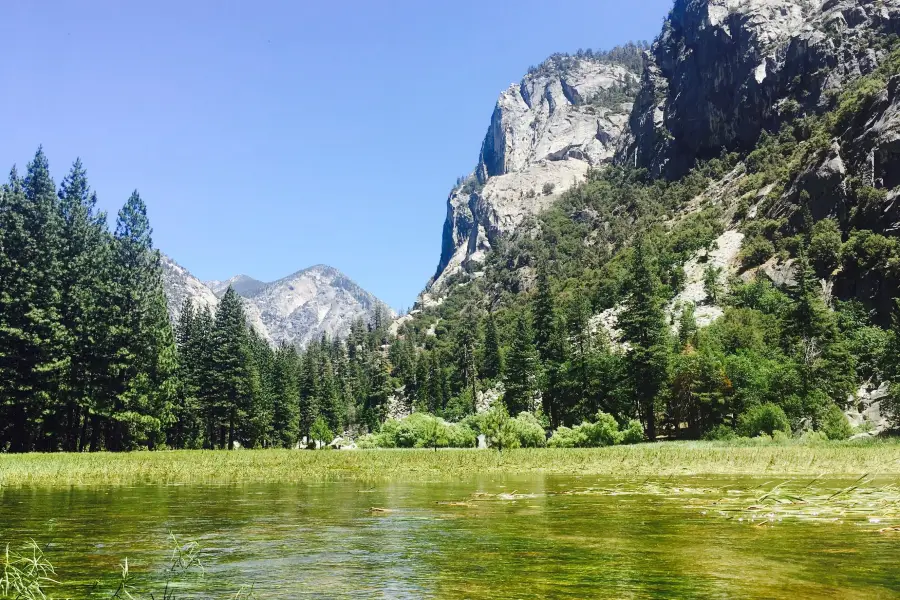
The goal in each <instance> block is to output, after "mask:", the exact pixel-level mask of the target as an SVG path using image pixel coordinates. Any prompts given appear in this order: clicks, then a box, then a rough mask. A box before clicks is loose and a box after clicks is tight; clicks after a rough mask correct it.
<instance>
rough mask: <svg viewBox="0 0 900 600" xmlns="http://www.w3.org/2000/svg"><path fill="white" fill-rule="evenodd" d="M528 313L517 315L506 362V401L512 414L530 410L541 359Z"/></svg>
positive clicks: (522, 312)
mask: <svg viewBox="0 0 900 600" xmlns="http://www.w3.org/2000/svg"><path fill="white" fill-rule="evenodd" d="M529 321H530V319H529V317H528V314H527V313H526V312H525V311H521V312H519V314H518V315H516V330H515V334H514V336H513V341H512V347H511V348H510V350H509V357H508V360H507V363H506V377H505V379H504V384H505V386H506V393H505V394H504V396H503V400H504V402H505V403H506V407H507V410H508V411H509V413H510V414H519V412H521V411H523V410H531V409H532V402H533V401H534V393H535V391H536V388H537V375H538V356H537V350H536V349H535V347H534V334H533V332H532V330H531V323H530V322H529Z"/></svg>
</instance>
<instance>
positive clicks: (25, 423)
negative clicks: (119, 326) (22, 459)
mask: <svg viewBox="0 0 900 600" xmlns="http://www.w3.org/2000/svg"><path fill="white" fill-rule="evenodd" d="M4 198H5V200H4V205H5V207H4V210H3V211H2V212H0V248H2V250H3V251H2V256H0V282H2V283H0V406H2V411H3V414H2V420H3V422H4V423H5V424H6V427H5V430H4V431H3V433H2V435H3V436H4V437H3V438H0V446H2V445H4V442H6V443H9V447H10V449H11V450H12V451H18V452H23V451H27V450H32V449H35V448H37V449H43V450H52V449H54V448H53V447H52V446H53V443H54V441H55V440H54V439H53V438H54V436H53V428H54V427H56V425H57V422H56V419H57V417H58V416H59V415H60V413H61V412H62V406H61V405H60V401H61V389H60V388H61V383H62V379H63V377H64V373H65V371H66V368H67V366H68V358H67V356H66V354H65V350H66V347H67V345H68V340H67V338H68V334H67V331H66V329H65V327H64V326H63V324H62V317H61V310H60V309H61V301H62V296H61V286H62V272H63V267H64V265H63V263H62V256H63V233H62V219H61V218H60V216H59V210H58V205H57V202H58V201H57V197H56V189H55V186H54V184H53V180H52V179H51V178H50V171H49V168H48V163H47V157H46V156H45V155H44V152H43V150H42V149H41V148H38V151H37V153H36V154H35V156H34V159H33V160H32V161H31V162H30V163H29V164H28V170H27V174H26V176H25V179H24V181H22V180H19V178H18V176H17V175H16V174H15V172H13V173H12V174H11V177H10V182H9V183H8V184H7V186H6V189H5V192H4ZM4 438H5V439H4Z"/></svg>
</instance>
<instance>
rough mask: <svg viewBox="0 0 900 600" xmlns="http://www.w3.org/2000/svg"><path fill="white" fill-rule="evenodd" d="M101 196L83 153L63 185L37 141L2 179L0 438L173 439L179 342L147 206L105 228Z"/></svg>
mask: <svg viewBox="0 0 900 600" xmlns="http://www.w3.org/2000/svg"><path fill="white" fill-rule="evenodd" d="M96 204H97V197H96V195H95V194H94V193H93V192H92V191H91V189H90V187H89V185H88V181H87V174H86V171H85V169H84V166H83V165H82V164H81V161H80V160H76V161H75V163H74V164H73V165H72V167H71V169H70V170H69V172H68V174H67V175H66V176H65V177H64V178H63V179H62V181H61V183H60V185H59V186H58V187H57V186H56V185H55V184H54V181H53V179H52V178H51V176H50V170H49V165H48V161H47V157H46V156H45V154H44V152H43V150H42V149H40V148H39V149H38V151H37V153H36V154H35V155H34V159H33V160H32V161H31V162H29V163H28V166H27V168H26V171H25V173H24V175H20V174H19V173H18V172H17V170H16V169H15V168H13V169H12V171H11V172H10V175H9V180H8V181H7V183H6V184H4V185H3V186H2V189H0V449H5V450H10V451H17V452H22V451H29V450H44V451H52V450H72V451H74V450H83V449H100V448H104V449H108V450H124V449H128V448H133V447H136V446H138V445H141V446H145V447H150V448H153V447H157V446H159V445H161V444H163V443H164V442H165V433H166V429H167V428H168V427H169V426H170V424H171V422H172V406H173V403H174V400H175V397H176V394H177V392H178V385H177V366H178V364H177V350H176V347H175V339H174V337H173V335H172V329H171V327H170V325H169V321H168V314H167V311H166V300H165V297H164V295H163V290H162V283H161V271H160V256H159V253H158V252H157V251H156V250H154V249H153V245H152V239H151V233H152V230H151V228H150V223H149V221H148V220H147V211H146V206H145V205H144V202H143V200H142V199H141V197H140V195H139V194H138V193H137V192H136V191H135V192H134V193H132V194H131V196H130V197H129V198H128V199H127V200H126V202H125V204H124V206H123V207H122V209H121V210H120V211H119V213H118V215H117V218H116V221H115V228H114V230H113V231H109V228H108V227H107V218H106V215H105V214H104V213H102V212H99V211H98V210H97V207H96Z"/></svg>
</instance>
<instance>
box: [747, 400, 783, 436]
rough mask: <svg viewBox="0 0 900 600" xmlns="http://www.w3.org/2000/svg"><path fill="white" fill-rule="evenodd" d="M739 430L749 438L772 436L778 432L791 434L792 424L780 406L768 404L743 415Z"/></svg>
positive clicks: (755, 407) (756, 407)
mask: <svg viewBox="0 0 900 600" xmlns="http://www.w3.org/2000/svg"><path fill="white" fill-rule="evenodd" d="M738 430H739V431H740V432H741V435H744V436H747V437H755V436H758V435H760V434H766V435H772V434H774V433H775V432H776V431H780V432H782V433H786V434H790V433H791V423H790V421H789V420H788V418H787V415H785V414H784V411H783V410H782V409H781V407H780V406H777V405H775V404H772V403H768V402H767V403H766V404H760V405H757V406H753V407H751V408H750V409H749V410H748V411H747V412H745V413H743V414H742V415H741V417H740V419H738Z"/></svg>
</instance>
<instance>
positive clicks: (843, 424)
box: [819, 404, 853, 440]
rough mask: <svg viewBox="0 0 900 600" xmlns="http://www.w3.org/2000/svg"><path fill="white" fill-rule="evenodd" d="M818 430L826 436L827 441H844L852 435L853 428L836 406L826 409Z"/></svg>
mask: <svg viewBox="0 0 900 600" xmlns="http://www.w3.org/2000/svg"><path fill="white" fill-rule="evenodd" d="M819 430H820V431H821V432H822V433H824V434H825V435H827V436H828V439H829V440H846V439H847V438H849V437H850V436H851V435H853V426H852V425H850V421H848V420H847V417H846V415H844V412H843V411H842V410H841V409H840V407H839V406H838V405H837V404H832V405H831V406H829V407H828V410H827V411H826V412H825V417H824V418H823V419H822V426H821V427H820V428H819Z"/></svg>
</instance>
